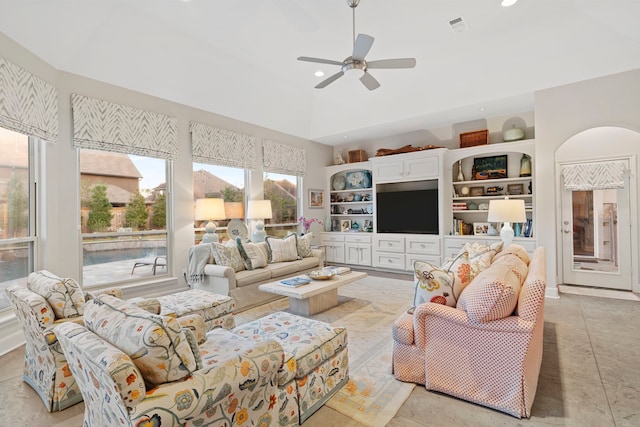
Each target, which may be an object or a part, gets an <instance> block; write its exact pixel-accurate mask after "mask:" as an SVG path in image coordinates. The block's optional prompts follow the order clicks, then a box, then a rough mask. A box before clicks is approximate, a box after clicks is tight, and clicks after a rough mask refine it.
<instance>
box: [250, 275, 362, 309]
mask: <svg viewBox="0 0 640 427" xmlns="http://www.w3.org/2000/svg"><path fill="white" fill-rule="evenodd" d="M295 277H307V276H305V275H300V276H295ZM365 277H367V273H362V272H359V271H350V272H349V273H346V274H339V275H336V276H334V277H332V278H331V279H328V280H311V283H309V284H306V285H302V286H298V287H297V288H294V287H291V286H287V285H283V284H282V283H280V280H277V281H275V282H269V283H265V284H262V285H260V286H258V289H260V290H261V291H264V292H269V293H272V294H277V295H283V296H286V297H289V310H290V311H291V312H292V313H295V314H300V315H303V316H309V315H312V314H316V313H320V312H321V311H325V310H328V309H330V308H331V307H335V306H337V305H338V288H339V287H340V286H342V285H346V284H348V283H352V282H355V281H356V280H361V279H364V278H365Z"/></svg>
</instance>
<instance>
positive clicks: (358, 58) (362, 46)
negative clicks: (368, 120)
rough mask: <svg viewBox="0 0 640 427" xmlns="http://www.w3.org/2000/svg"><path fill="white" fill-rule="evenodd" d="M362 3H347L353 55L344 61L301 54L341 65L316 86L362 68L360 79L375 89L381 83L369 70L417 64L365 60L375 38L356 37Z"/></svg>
mask: <svg viewBox="0 0 640 427" xmlns="http://www.w3.org/2000/svg"><path fill="white" fill-rule="evenodd" d="M358 3H360V0H347V4H348V5H349V7H350V8H351V10H352V11H353V52H352V53H351V56H349V57H347V58H346V59H345V60H344V61H342V62H340V61H333V60H331V59H322V58H311V57H308V56H299V57H298V61H307V62H316V63H319V64H331V65H339V66H340V67H341V69H340V71H338V72H337V73H335V74H334V75H332V76H331V77H329V78H327V79H325V80H323V81H321V82H320V83H318V84H317V85H316V86H315V88H316V89H322V88H324V87H327V86H328V85H330V84H331V83H333V82H335V81H336V80H338V79H339V78H340V77H342V76H343V75H344V73H345V72H347V71H349V70H361V71H362V76H361V77H360V81H361V82H362V84H364V85H365V87H366V88H367V89H369V90H374V89H377V88H379V87H380V83H378V81H377V80H376V79H375V78H374V77H373V76H372V75H371V74H369V72H368V70H370V69H375V68H379V69H382V68H386V69H390V68H413V67H415V66H416V59H415V58H396V59H381V60H378V61H368V62H367V61H365V59H364V58H365V56H367V53H369V50H370V49H371V46H372V45H373V40H374V38H373V37H372V36H369V35H367V34H358V37H357V38H356V7H357V6H358Z"/></svg>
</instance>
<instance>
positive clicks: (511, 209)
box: [487, 198, 527, 222]
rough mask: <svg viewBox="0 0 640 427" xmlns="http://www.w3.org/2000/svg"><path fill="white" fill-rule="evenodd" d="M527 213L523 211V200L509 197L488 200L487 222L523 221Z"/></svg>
mask: <svg viewBox="0 0 640 427" xmlns="http://www.w3.org/2000/svg"><path fill="white" fill-rule="evenodd" d="M526 220H527V215H526V213H525V211H524V200H522V199H509V198H505V199H504V200H490V201H489V214H488V216H487V221H489V222H525V221H526Z"/></svg>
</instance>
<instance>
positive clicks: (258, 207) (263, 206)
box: [247, 200, 273, 219]
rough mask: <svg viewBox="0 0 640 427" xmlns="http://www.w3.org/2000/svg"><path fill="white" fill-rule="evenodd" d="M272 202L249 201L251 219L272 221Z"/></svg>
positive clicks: (248, 216) (249, 216)
mask: <svg viewBox="0 0 640 427" xmlns="http://www.w3.org/2000/svg"><path fill="white" fill-rule="evenodd" d="M272 217H273V213H271V200H249V213H248V215H247V218H249V219H267V218H269V219H271V218H272Z"/></svg>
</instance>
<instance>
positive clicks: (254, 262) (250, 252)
mask: <svg viewBox="0 0 640 427" xmlns="http://www.w3.org/2000/svg"><path fill="white" fill-rule="evenodd" d="M236 243H237V245H238V250H239V251H240V255H242V258H243V259H244V265H245V267H246V268H247V270H255V269H256V268H261V267H264V266H266V265H267V254H265V253H264V252H263V251H262V250H261V249H260V248H259V247H258V245H257V244H255V243H251V242H246V241H245V242H243V241H242V237H236Z"/></svg>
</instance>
